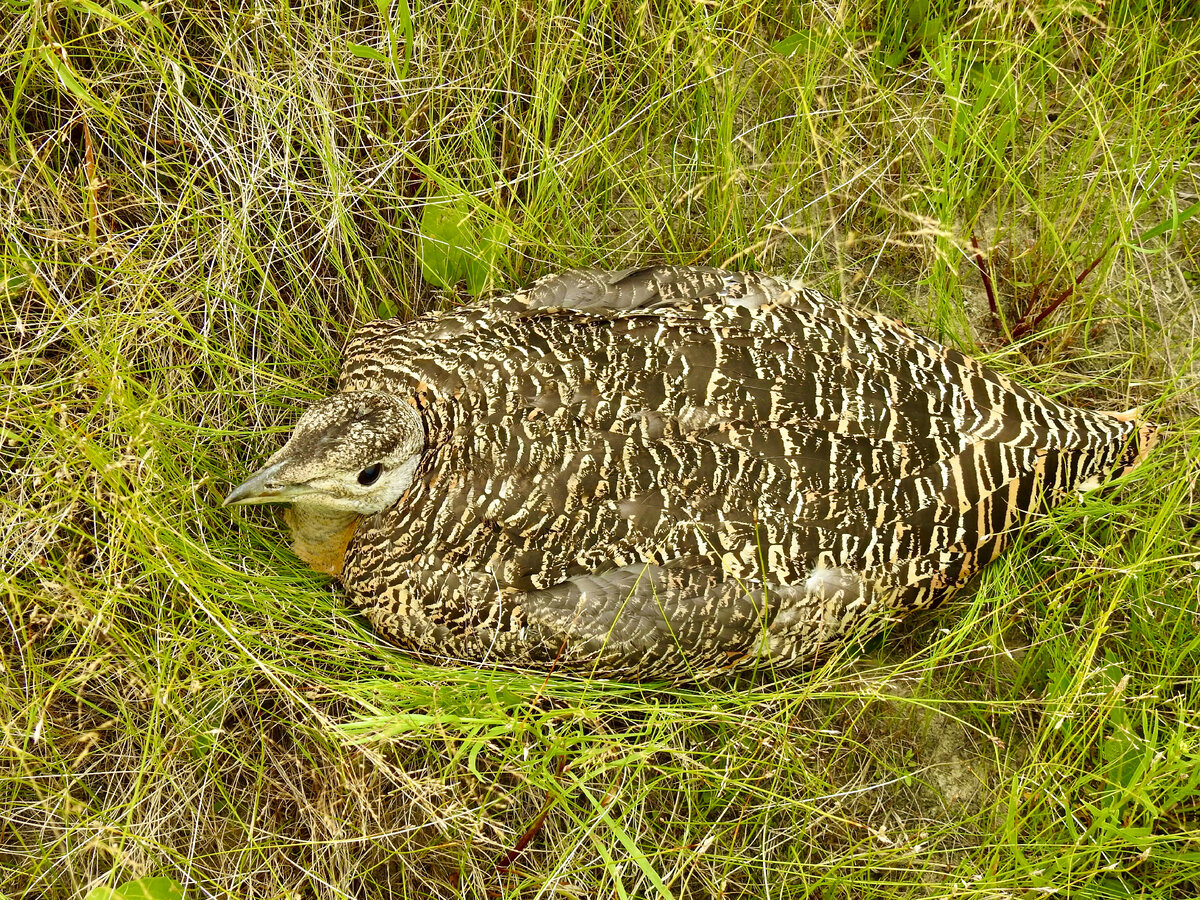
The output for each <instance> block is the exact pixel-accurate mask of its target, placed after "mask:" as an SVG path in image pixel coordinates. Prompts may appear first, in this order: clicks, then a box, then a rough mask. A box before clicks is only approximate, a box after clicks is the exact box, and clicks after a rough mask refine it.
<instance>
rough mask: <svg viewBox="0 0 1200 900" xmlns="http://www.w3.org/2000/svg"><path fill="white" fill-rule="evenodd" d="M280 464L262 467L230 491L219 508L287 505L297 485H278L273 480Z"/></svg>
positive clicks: (281, 466) (280, 466)
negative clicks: (251, 505) (273, 504)
mask: <svg viewBox="0 0 1200 900" xmlns="http://www.w3.org/2000/svg"><path fill="white" fill-rule="evenodd" d="M281 468H283V465H282V463H273V464H271V465H266V466H263V467H262V468H261V469H259V470H258V471H257V472H255V473H254V474H253V475H251V476H250V477H249V478H247V479H246V480H245V481H243V482H242V483H241V484H239V485H238V486H237V487H235V488H234V489H233V490H232V491H230V492H229V496H228V497H226V498H225V501H224V502H223V503H222V504H221V507H222V508H224V507H226V506H249V505H250V504H252V503H288V502H290V501H291V498H292V495H293V494H294V493H295V490H294V489H295V488H296V487H297V485H294V484H280V483H279V482H278V481H276V480H275V476H276V475H278V474H279V470H280V469H281Z"/></svg>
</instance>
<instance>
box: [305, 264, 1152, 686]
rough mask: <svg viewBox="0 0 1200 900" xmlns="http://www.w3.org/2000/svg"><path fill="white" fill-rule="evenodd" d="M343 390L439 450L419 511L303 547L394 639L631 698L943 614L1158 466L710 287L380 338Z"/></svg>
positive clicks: (781, 295) (921, 366) (852, 326)
mask: <svg viewBox="0 0 1200 900" xmlns="http://www.w3.org/2000/svg"><path fill="white" fill-rule="evenodd" d="M339 390H340V391H343V392H352V391H377V392H383V393H386V394H390V395H393V396H396V397H399V398H403V399H404V400H406V401H409V402H412V403H414V404H415V405H416V406H417V408H418V409H419V410H420V412H421V417H422V421H423V424H424V428H425V432H426V447H425V450H424V453H423V455H422V457H421V461H420V467H419V469H418V474H417V478H416V481H415V482H414V483H413V485H412V487H411V489H410V490H409V491H408V493H407V494H406V495H405V496H404V498H402V500H401V501H400V502H399V503H397V504H395V505H394V506H393V507H392V508H389V509H386V510H384V511H383V512H381V513H379V514H377V515H372V516H367V517H365V518H364V519H363V520H362V521H361V522H359V523H357V528H356V529H354V530H353V537H352V538H351V539H350V541H349V545H348V547H345V546H344V545H343V546H342V547H334V550H333V552H331V553H325V554H322V553H320V552H317V551H316V550H315V549H314V548H313V547H311V546H306V552H308V553H309V554H310V555H311V556H312V557H313V558H319V560H320V561H323V562H325V563H327V564H328V566H327V568H326V570H327V571H337V566H336V563H337V562H338V561H339V560H341V558H342V549H343V548H344V550H345V556H344V566H343V567H342V568H341V570H340V577H341V579H342V581H343V582H344V584H345V586H346V588H347V591H348V592H349V595H350V598H351V600H352V601H353V602H354V603H356V604H357V605H358V606H360V607H361V608H362V609H363V610H364V611H365V613H366V614H367V616H368V617H369V618H370V620H371V621H372V622H373V624H374V625H375V627H376V628H377V629H378V630H379V631H380V632H381V633H382V634H384V635H387V636H388V637H390V638H391V639H393V640H395V641H397V642H398V643H400V644H402V645H403V646H405V647H408V648H410V649H412V650H415V651H418V652H421V653H425V654H428V655H430V656H433V657H436V658H441V659H460V660H472V661H480V660H482V661H489V662H504V663H512V664H518V665H528V666H542V667H549V668H561V669H572V670H582V671H591V672H596V673H601V674H608V675H619V676H622V677H640V678H647V677H672V678H678V677H691V676H697V675H701V674H705V673H708V672H713V671H719V670H726V669H729V668H733V667H738V666H747V665H754V664H762V665H776V666H786V665H791V664H795V663H798V662H801V661H803V660H805V659H808V658H811V657H812V656H813V654H815V653H819V652H821V651H823V650H826V649H828V648H830V647H831V646H834V645H835V644H837V643H838V642H841V641H845V640H848V639H850V638H852V637H854V636H856V635H857V636H861V635H863V634H866V633H869V632H870V631H871V630H873V629H875V628H877V627H879V625H880V624H881V623H883V622H886V621H890V620H892V619H894V618H896V617H898V616H900V615H902V614H903V613H905V612H906V611H909V610H913V609H918V608H922V607H928V606H931V605H933V604H935V603H938V602H940V601H941V600H942V599H944V598H945V597H946V596H948V595H949V594H950V593H952V592H953V591H954V590H956V589H958V588H959V587H961V586H962V585H963V584H964V583H965V582H966V581H967V580H968V579H969V578H970V577H971V576H972V575H973V574H974V573H975V572H977V571H978V570H979V568H980V567H981V566H983V565H985V564H986V563H987V562H989V561H990V560H991V559H993V558H994V557H995V556H996V555H997V554H998V553H1000V552H1001V551H1002V550H1003V549H1004V547H1005V546H1006V545H1007V543H1008V542H1009V541H1010V540H1011V537H1012V535H1013V533H1014V531H1015V529H1016V528H1017V527H1019V525H1020V524H1021V522H1022V521H1023V520H1024V519H1025V518H1026V517H1027V516H1029V515H1030V514H1033V513H1036V512H1038V511H1040V510H1044V509H1045V508H1047V507H1048V506H1049V505H1052V504H1054V503H1056V502H1058V501H1060V500H1062V499H1063V498H1064V497H1066V496H1068V495H1069V494H1071V493H1073V492H1075V491H1076V490H1078V489H1080V488H1081V487H1084V486H1089V485H1090V484H1092V483H1093V482H1095V483H1099V482H1102V481H1106V480H1108V479H1109V478H1111V477H1112V476H1113V475H1114V474H1119V473H1120V472H1121V471H1124V470H1126V469H1128V468H1129V467H1131V466H1132V465H1134V464H1136V462H1137V461H1139V460H1140V459H1141V457H1142V456H1143V455H1144V453H1145V450H1146V448H1148V446H1149V444H1150V442H1151V441H1152V439H1153V428H1152V427H1151V426H1147V425H1143V424H1141V423H1139V422H1138V421H1137V420H1136V418H1135V417H1121V416H1111V415H1105V414H1102V413H1092V412H1087V411H1083V410H1078V409H1072V408H1069V407H1066V406H1063V405H1062V404H1059V403H1057V402H1055V401H1053V400H1050V399H1048V398H1046V397H1043V396H1041V395H1039V394H1037V393H1035V392H1033V391H1030V390H1028V389H1027V388H1024V387H1022V386H1020V385H1017V384H1015V383H1013V382H1012V381H1010V380H1009V379H1007V378H1005V377H1004V376H1002V375H1000V374H998V373H996V372H993V371H991V370H990V369H988V368H987V367H985V366H983V365H981V364H980V363H978V362H976V361H975V360H972V359H970V358H968V357H966V356H964V355H963V354H961V353H960V352H958V351H956V350H953V349H949V348H945V347H942V346H940V345H939V344H937V343H936V342H934V341H931V340H929V339H928V338H925V337H923V336H921V335H919V334H917V333H916V332H914V331H912V330H911V329H909V328H907V327H906V326H903V325H901V324H898V323H896V322H892V321H890V320H887V319H885V318H882V317H880V316H875V315H863V314H859V313H856V312H853V311H850V310H847V309H845V308H843V307H841V306H838V305H837V304H835V303H833V302H832V301H830V300H829V299H828V298H826V297H823V296H822V295H820V294H819V293H817V292H815V291H812V290H810V289H807V288H804V287H802V286H800V285H797V284H789V283H786V282H783V281H780V280H777V279H774V278H771V277H768V276H765V275H756V274H746V273H743V274H735V273H729V272H722V271H719V270H715V269H701V268H688V267H671V266H662V267H654V268H647V269H639V270H629V271H625V272H619V273H605V272H597V271H592V270H577V271H572V272H566V273H563V274H561V275H557V276H553V277H550V278H547V279H543V280H542V281H540V282H538V283H536V284H535V285H533V286H531V287H530V288H528V289H526V290H525V291H522V292H519V293H517V294H515V295H513V296H510V297H503V298H499V299H496V300H493V301H490V302H484V303H478V304H474V305H471V306H466V307H462V308H459V309H455V310H453V311H450V312H447V313H442V314H437V315H430V316H425V317H423V318H420V319H417V320H415V321H412V322H407V323H401V322H396V321H385V322H375V323H371V324H369V325H367V326H365V327H364V328H362V330H361V331H360V332H358V333H357V334H356V335H355V336H354V338H353V339H352V340H351V342H350V344H349V346H348V348H347V351H346V359H345V363H344V366H343V369H342V375H341V380H340V383H339ZM351 527H353V526H351ZM343 536H344V532H342V533H339V535H338V539H339V540H340V539H341V537H343ZM331 560H332V562H331Z"/></svg>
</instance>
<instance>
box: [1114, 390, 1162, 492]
mask: <svg viewBox="0 0 1200 900" xmlns="http://www.w3.org/2000/svg"><path fill="white" fill-rule="evenodd" d="M1105 415H1107V416H1109V417H1111V418H1113V419H1116V420H1117V421H1118V422H1131V423H1133V426H1134V427H1133V432H1132V435H1131V436H1130V437H1128V438H1126V444H1125V447H1124V449H1123V450H1122V452H1121V454H1120V455H1119V456H1118V457H1117V461H1116V463H1115V464H1114V465H1113V467H1112V471H1111V472H1110V473H1109V476H1108V477H1109V478H1117V477H1119V476H1121V475H1124V474H1126V473H1128V472H1132V471H1133V470H1134V469H1136V468H1137V467H1138V466H1140V465H1141V464H1142V462H1143V460H1145V459H1146V457H1147V456H1148V455H1149V454H1150V451H1151V450H1152V449H1154V445H1155V444H1156V443H1157V442H1158V426H1157V425H1155V424H1154V423H1153V422H1144V421H1142V411H1141V410H1140V409H1138V408H1136V407H1135V408H1134V409H1127V410H1125V412H1118V413H1105Z"/></svg>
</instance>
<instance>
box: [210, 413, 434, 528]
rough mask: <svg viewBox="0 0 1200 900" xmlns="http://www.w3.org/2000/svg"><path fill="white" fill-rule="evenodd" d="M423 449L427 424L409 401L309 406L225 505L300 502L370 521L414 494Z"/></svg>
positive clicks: (234, 490) (300, 503)
mask: <svg viewBox="0 0 1200 900" xmlns="http://www.w3.org/2000/svg"><path fill="white" fill-rule="evenodd" d="M424 446H425V429H424V426H423V425H422V423H421V417H420V416H419V415H418V413H417V411H416V410H415V409H413V407H412V406H411V405H410V404H408V403H407V402H405V401H404V400H403V399H401V398H399V397H395V396H392V395H390V394H384V393H379V392H377V391H353V392H349V393H342V394H334V395H333V396H332V397H327V398H325V399H324V400H321V401H319V402H317V403H315V404H313V405H312V406H311V407H309V408H308V409H307V410H306V411H305V412H304V414H303V415H302V416H301V417H300V420H299V421H298V422H297V423H296V427H295V429H294V430H293V431H292V435H291V437H290V438H289V439H288V442H287V443H286V444H284V445H283V447H282V448H281V449H280V450H279V452H277V453H276V454H275V455H274V456H272V457H271V458H270V459H268V460H267V462H266V465H264V466H263V467H262V468H261V469H259V470H258V471H257V472H255V473H254V474H253V475H251V476H250V477H249V478H247V479H246V480H245V481H244V482H242V483H241V484H240V485H238V486H237V487H236V488H234V489H233V490H232V491H231V492H230V494H229V496H228V497H226V498H225V502H224V503H223V504H222V505H223V506H236V505H244V504H251V503H295V504H299V505H302V506H305V507H308V508H312V509H315V510H319V511H321V512H326V511H327V512H329V513H354V514H358V515H372V514H374V513H377V512H382V511H383V510H385V509H387V508H388V507H389V506H391V505H392V504H394V503H395V502H396V501H397V500H398V499H400V495H401V494H403V493H404V492H405V491H406V490H408V488H409V486H410V485H411V484H412V481H413V477H414V475H415V474H416V470H417V463H418V461H419V460H420V456H421V451H422V450H423V449H424Z"/></svg>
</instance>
